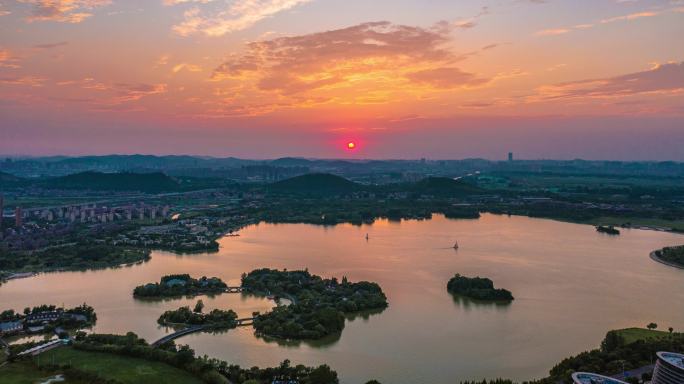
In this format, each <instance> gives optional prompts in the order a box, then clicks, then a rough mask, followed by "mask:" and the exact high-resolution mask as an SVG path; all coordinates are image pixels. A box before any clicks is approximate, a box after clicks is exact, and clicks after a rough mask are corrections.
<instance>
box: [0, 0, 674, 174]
mask: <svg viewBox="0 0 684 384" xmlns="http://www.w3.org/2000/svg"><path fill="white" fill-rule="evenodd" d="M349 141H354V142H356V143H357V146H356V148H355V149H354V150H348V149H347V145H346V144H347V142H349ZM509 151H512V152H514V153H515V154H516V156H517V157H519V158H557V159H572V158H587V159H627V160H679V161H684V0H546V1H544V0H490V1H476V0H392V1H381V0H373V1H369V0H138V1H133V0H126V1H120V0H16V1H14V0H10V1H8V0H4V1H3V0H0V154H3V155H54V154H67V155H81V154H109V153H150V154H197V155H212V156H237V157H245V158H275V157H280V156H306V157H322V158H349V157H353V158H420V157H427V158H431V159H444V158H453V159H456V158H464V157H484V158H491V159H502V158H504V157H505V156H506V154H507V152H509Z"/></svg>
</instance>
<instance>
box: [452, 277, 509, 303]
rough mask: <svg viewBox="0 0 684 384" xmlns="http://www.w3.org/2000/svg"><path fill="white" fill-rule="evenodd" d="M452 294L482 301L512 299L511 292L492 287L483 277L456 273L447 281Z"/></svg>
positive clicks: (489, 281) (488, 280)
mask: <svg viewBox="0 0 684 384" xmlns="http://www.w3.org/2000/svg"><path fill="white" fill-rule="evenodd" d="M447 290H448V291H449V293H451V294H452V295H459V296H465V297H468V298H471V299H474V300H482V301H512V300H513V294H511V292H510V291H508V290H506V289H502V288H494V283H493V282H492V281H491V280H490V279H487V278H485V277H479V276H478V277H466V276H461V275H459V274H458V273H457V274H456V275H454V277H452V278H451V279H450V280H449V282H448V283H447Z"/></svg>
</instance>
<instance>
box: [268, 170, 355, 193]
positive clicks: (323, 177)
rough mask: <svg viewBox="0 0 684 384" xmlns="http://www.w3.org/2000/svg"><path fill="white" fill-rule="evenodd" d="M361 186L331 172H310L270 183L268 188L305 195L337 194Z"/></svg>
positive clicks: (278, 191) (274, 190)
mask: <svg viewBox="0 0 684 384" xmlns="http://www.w3.org/2000/svg"><path fill="white" fill-rule="evenodd" d="M360 188H361V185H359V184H357V183H355V182H353V181H349V180H347V179H345V178H344V177H340V176H335V175H331V174H329V173H309V174H306V175H302V176H296V177H292V178H290V179H285V180H281V181H278V182H275V183H273V184H270V185H269V186H268V190H269V191H271V192H275V193H292V194H304V195H336V194H343V193H349V192H352V191H355V190H358V189H360Z"/></svg>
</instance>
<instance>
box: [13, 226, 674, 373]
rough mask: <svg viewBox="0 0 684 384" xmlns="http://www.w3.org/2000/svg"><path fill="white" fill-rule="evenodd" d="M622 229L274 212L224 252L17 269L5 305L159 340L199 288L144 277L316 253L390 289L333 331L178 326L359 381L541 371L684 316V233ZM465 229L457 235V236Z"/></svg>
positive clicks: (247, 266) (298, 259) (252, 353)
mask: <svg viewBox="0 0 684 384" xmlns="http://www.w3.org/2000/svg"><path fill="white" fill-rule="evenodd" d="M621 231H622V234H621V235H620V236H609V235H605V234H601V233H598V232H596V230H595V229H594V227H592V226H588V225H578V224H571V223H563V222H557V221H552V220H545V219H534V218H527V217H520V216H511V217H508V216H500V215H491V214H485V215H483V216H482V217H481V218H480V219H478V220H450V219H446V218H444V217H443V216H440V215H435V216H434V218H433V219H432V220H425V221H402V222H391V221H387V220H379V221H377V222H375V223H374V224H372V225H364V226H353V225H347V224H345V225H338V226H334V227H322V226H313V225H306V224H264V223H262V224H258V225H252V226H249V227H246V228H244V229H243V230H241V231H240V236H239V237H224V238H222V239H220V240H219V243H220V250H219V252H218V253H211V254H199V255H184V256H180V255H175V254H172V253H168V252H156V251H155V252H153V254H152V259H151V260H150V261H149V262H147V263H144V264H141V265H136V266H131V267H124V268H119V269H109V270H100V271H88V272H63V273H49V274H41V275H38V276H36V277H32V278H28V279H20V280H12V281H9V282H8V283H6V284H4V285H3V286H1V287H0V310H2V309H9V308H13V309H15V310H22V309H23V308H24V307H26V306H33V305H38V304H43V303H50V304H57V305H62V304H64V305H66V306H74V305H78V304H81V303H83V302H87V303H88V304H90V305H92V306H94V307H95V310H96V311H97V314H98V322H97V325H96V326H95V328H94V331H95V332H101V333H125V332H127V331H133V332H135V333H137V334H138V335H140V336H142V337H144V338H146V339H147V340H148V341H150V342H151V341H154V340H155V339H157V338H159V337H161V336H163V335H164V334H165V333H167V332H168V331H169V330H167V329H166V328H163V327H159V326H158V325H157V323H156V320H157V318H158V317H159V315H160V314H161V313H162V312H163V311H165V310H168V309H175V308H177V307H179V306H181V305H193V304H194V302H195V301H196V299H178V300H171V301H153V302H150V301H140V300H134V299H133V297H132V295H131V292H132V290H133V288H134V287H135V286H136V285H140V284H143V283H147V282H152V281H158V280H159V278H160V277H161V276H162V275H165V274H171V273H190V274H191V275H192V276H195V277H199V276H202V275H207V276H218V277H221V278H222V279H224V281H226V282H228V283H229V285H238V284H239V282H240V275H241V274H242V273H243V272H249V271H251V270H252V269H256V268H261V267H270V268H287V269H303V268H308V269H309V271H310V272H311V273H314V274H318V275H321V276H324V277H333V276H335V277H338V278H340V279H341V278H342V276H347V277H348V278H349V279H350V280H351V281H358V280H369V281H375V282H377V283H379V284H380V285H381V287H382V288H383V290H384V291H385V293H386V294H387V297H388V301H389V303H390V305H389V307H388V308H387V309H386V310H384V311H382V312H381V313H375V314H360V315H358V316H355V318H354V319H350V320H348V321H347V325H346V327H345V329H344V331H343V332H342V335H341V336H340V337H335V338H331V339H328V340H321V341H316V342H292V343H286V342H282V341H279V342H276V341H273V340H264V339H261V338H257V337H255V336H254V333H253V330H252V328H251V327H242V328H239V329H236V330H231V331H228V332H225V333H221V334H206V333H204V334H193V335H189V336H186V337H183V338H181V339H179V340H177V342H178V343H181V344H189V345H190V346H191V347H192V348H194V349H195V350H196V351H197V352H198V354H200V355H201V354H207V355H209V356H212V357H217V358H220V359H224V360H226V361H228V362H229V363H237V364H240V365H243V366H248V367H249V366H253V365H258V366H262V367H266V366H273V365H277V364H279V363H280V362H281V361H282V360H283V359H286V358H287V359H290V360H291V361H292V362H293V363H302V364H306V365H318V364H323V363H325V364H328V365H330V366H331V367H332V368H333V369H335V370H336V371H337V372H338V373H339V375H340V379H341V382H342V383H350V384H351V383H365V382H366V381H367V380H370V379H377V380H380V381H381V382H383V383H385V384H387V383H393V384H396V383H400V384H401V383H406V384H407V383H435V384H446V383H454V382H457V381H458V380H467V379H482V378H498V377H505V378H511V379H516V380H524V379H533V378H539V377H542V376H545V375H546V374H547V373H548V371H549V369H550V368H551V367H552V366H553V365H554V364H555V363H557V362H559V361H560V360H562V359H563V358H565V357H567V356H570V355H573V354H576V353H579V352H581V351H584V350H588V349H591V348H595V347H597V346H598V345H599V343H600V342H601V340H602V339H603V337H604V335H605V333H606V332H607V331H608V330H611V329H615V328H626V327H633V326H641V327H643V326H645V325H646V324H648V323H650V322H655V323H657V324H658V325H659V329H667V327H670V326H672V327H674V328H675V330H678V331H682V330H684V270H680V269H676V268H671V267H668V266H665V265H663V264H660V263H656V262H654V261H653V260H651V259H650V258H649V252H651V251H652V250H654V249H657V248H661V247H663V246H667V245H676V244H683V243H684V237H682V236H681V235H677V234H672V233H665V232H656V231H646V230H634V229H632V230H629V229H623V230H621ZM366 234H368V240H366ZM455 241H458V243H459V245H460V248H459V249H458V250H454V249H452V248H451V247H452V246H453V244H454V242H455ZM454 273H460V274H463V275H466V276H476V275H479V276H485V277H489V278H491V279H492V280H494V284H495V286H497V287H501V288H506V289H508V290H510V291H511V292H513V295H514V296H515V298H516V299H515V301H513V302H512V303H511V304H510V305H496V304H482V303H474V302H472V301H468V300H458V299H454V298H452V296H451V295H450V294H448V293H447V291H446V283H447V281H448V280H449V278H450V277H452V276H453V275H454ZM201 298H202V300H203V301H204V303H205V305H206V308H205V310H211V309H213V308H226V309H227V308H231V309H233V310H235V311H236V312H237V313H238V315H240V317H247V316H250V315H251V313H252V312H253V311H267V310H269V309H270V308H271V307H272V306H273V305H274V304H273V302H271V301H268V300H266V299H263V298H256V297H251V296H247V295H240V294H223V295H220V296H217V297H213V298H210V297H201Z"/></svg>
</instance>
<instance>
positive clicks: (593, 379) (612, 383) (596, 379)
mask: <svg viewBox="0 0 684 384" xmlns="http://www.w3.org/2000/svg"><path fill="white" fill-rule="evenodd" d="M572 380H573V381H574V382H575V384H626V383H625V382H624V381H620V380H617V379H613V378H610V377H607V376H602V375H598V374H596V373H588V372H576V373H573V374H572Z"/></svg>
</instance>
